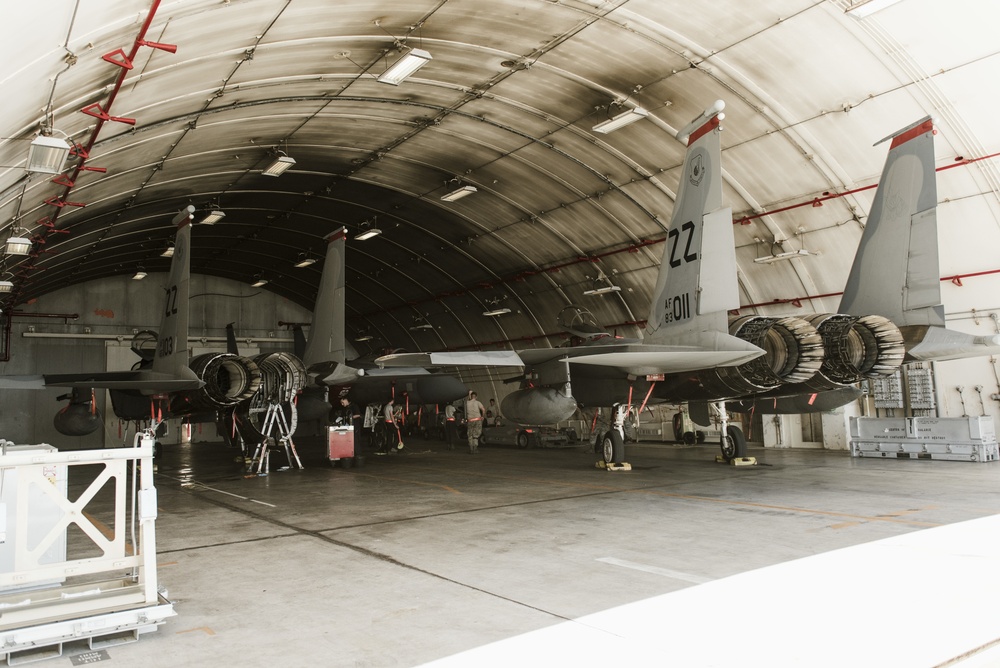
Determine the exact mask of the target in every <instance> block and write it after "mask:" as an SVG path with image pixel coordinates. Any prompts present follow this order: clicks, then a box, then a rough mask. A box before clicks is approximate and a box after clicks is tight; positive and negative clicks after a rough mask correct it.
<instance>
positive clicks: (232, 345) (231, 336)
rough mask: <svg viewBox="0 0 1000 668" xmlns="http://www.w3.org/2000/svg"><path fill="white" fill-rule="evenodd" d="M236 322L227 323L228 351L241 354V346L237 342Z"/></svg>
mask: <svg viewBox="0 0 1000 668" xmlns="http://www.w3.org/2000/svg"><path fill="white" fill-rule="evenodd" d="M234 324H235V323H232V322H231V323H229V324H228V325H226V352H227V353H231V354H233V355H239V354H240V347H239V345H237V343H236V330H235V329H233V325H234Z"/></svg>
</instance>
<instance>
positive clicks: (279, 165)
mask: <svg viewBox="0 0 1000 668" xmlns="http://www.w3.org/2000/svg"><path fill="white" fill-rule="evenodd" d="M294 165H295V158H293V157H291V156H289V155H285V154H284V153H283V152H281V151H278V157H277V158H275V159H274V162H272V163H271V164H270V165H268V166H267V167H266V168H264V171H263V172H261V173H262V174H263V175H264V176H281V175H282V174H284V173H285V172H287V171H288V170H289V169H291V168H292V167H293V166H294Z"/></svg>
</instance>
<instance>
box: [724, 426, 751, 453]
mask: <svg viewBox="0 0 1000 668" xmlns="http://www.w3.org/2000/svg"><path fill="white" fill-rule="evenodd" d="M720 441H721V443H720V445H721V447H722V457H723V459H725V460H726V461H727V462H731V461H733V460H734V459H737V458H741V457H746V456H747V439H746V438H745V437H744V436H743V431H742V430H740V428H739V427H737V426H736V425H732V424H731V425H729V426H728V427H726V434H725V435H724V436H722V438H721V439H720Z"/></svg>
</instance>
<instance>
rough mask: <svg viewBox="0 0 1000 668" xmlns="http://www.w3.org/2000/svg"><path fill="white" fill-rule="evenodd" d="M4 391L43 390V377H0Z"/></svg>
mask: <svg viewBox="0 0 1000 668" xmlns="http://www.w3.org/2000/svg"><path fill="white" fill-rule="evenodd" d="M0 388H2V389H4V390H44V389H45V376H0Z"/></svg>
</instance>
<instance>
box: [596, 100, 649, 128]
mask: <svg viewBox="0 0 1000 668" xmlns="http://www.w3.org/2000/svg"><path fill="white" fill-rule="evenodd" d="M646 116H649V112H648V111H646V110H645V109H643V108H642V107H633V108H632V109H626V110H625V111H623V112H622V113H620V114H618V115H617V116H615V117H614V118H609V119H608V120H606V121H602V122H601V123H598V124H597V125H595V126H594V127H593V130H594V132H600V133H601V134H607V133H609V132H614V131H615V130H617V129H618V128H623V127H625V126H626V125H628V124H629V123H635V122H636V121H639V120H642V119H643V118H646Z"/></svg>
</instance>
